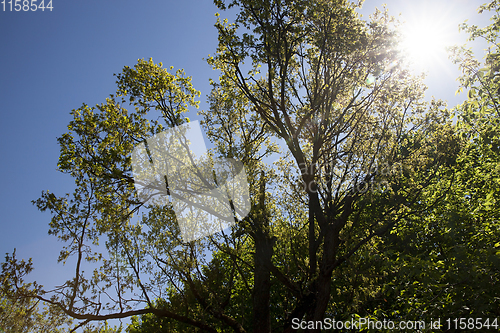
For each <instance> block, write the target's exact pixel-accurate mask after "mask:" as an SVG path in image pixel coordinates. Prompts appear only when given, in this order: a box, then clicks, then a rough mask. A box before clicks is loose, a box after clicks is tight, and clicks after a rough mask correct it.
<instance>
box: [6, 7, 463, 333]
mask: <svg viewBox="0 0 500 333" xmlns="http://www.w3.org/2000/svg"><path fill="white" fill-rule="evenodd" d="M216 5H217V6H218V7H219V8H220V9H221V10H224V9H226V8H228V7H237V8H238V9H239V12H238V16H237V18H236V21H235V22H234V23H231V24H230V23H228V22H227V21H226V20H220V19H218V21H217V23H216V27H217V29H218V31H219V45H218V48H217V52H216V54H215V55H214V56H212V57H210V58H209V59H208V61H209V63H210V64H211V65H212V66H213V68H214V69H217V70H219V71H220V77H219V79H218V80H217V81H213V82H212V85H213V90H212V92H211V94H210V96H209V101H210V110H207V111H202V112H201V116H202V117H203V125H204V128H205V130H206V133H207V136H208V138H209V139H210V140H211V141H212V142H213V145H214V148H213V150H212V155H213V156H214V157H220V158H235V159H238V160H240V161H241V162H243V164H244V165H245V169H246V170H247V176H248V183H249V187H250V197H251V198H250V199H251V210H250V213H249V214H248V215H247V216H246V217H244V218H241V219H238V218H236V223H235V225H234V226H233V227H232V228H231V229H230V230H226V231H225V232H221V233H218V234H215V235H212V236H209V237H206V238H203V239H200V240H196V241H192V242H189V243H185V242H183V241H182V238H181V235H180V230H179V227H178V226H177V223H176V217H175V214H174V211H173V207H172V205H170V204H169V203H165V204H163V205H148V204H145V203H144V202H143V201H141V200H140V199H141V198H140V197H139V196H138V195H137V193H136V192H135V188H134V178H133V176H132V169H131V160H132V151H133V148H134V146H135V145H137V144H141V143H142V142H144V140H145V139H146V138H148V137H150V136H152V135H155V134H158V133H160V132H161V131H163V130H164V129H166V128H173V127H176V126H179V125H182V124H185V123H187V122H189V119H188V118H186V116H185V113H186V112H187V111H188V107H189V106H197V103H198V102H197V101H196V98H197V97H198V96H199V92H197V91H196V90H195V89H194V88H193V87H192V85H191V80H190V78H189V77H186V76H185V74H184V73H183V72H182V71H177V72H175V73H173V72H172V68H170V70H168V69H165V68H163V67H162V65H161V63H160V64H155V63H153V62H152V60H150V61H144V60H139V62H138V63H137V64H136V65H135V66H134V67H133V68H130V67H125V68H124V70H123V72H122V73H120V74H118V75H117V85H118V90H117V93H116V95H114V96H113V95H112V96H111V97H110V98H109V99H107V100H106V102H105V103H104V104H101V105H97V106H95V107H89V106H87V105H83V106H82V107H81V108H79V109H77V110H73V111H72V115H73V117H74V119H73V120H72V121H71V122H70V124H69V126H68V130H69V131H68V133H66V134H64V135H63V136H62V137H61V138H59V139H58V140H59V144H60V146H61V156H60V159H59V164H58V167H59V170H60V171H62V172H64V173H68V174H70V175H71V176H72V177H73V178H74V179H75V185H76V189H75V192H74V194H73V195H72V197H69V195H68V196H63V197H57V196H55V195H54V194H52V193H50V192H46V193H43V194H42V197H41V198H40V199H38V200H37V201H36V202H35V204H36V205H37V206H38V208H39V209H40V210H42V211H44V210H49V211H50V212H51V213H52V215H53V218H52V221H51V223H50V231H49V232H50V233H51V234H53V235H55V236H57V237H59V238H60V239H61V240H63V241H65V242H66V244H67V245H66V246H65V248H64V249H63V250H62V251H61V255H60V257H59V260H60V261H61V262H67V261H69V260H70V258H71V257H72V256H74V257H75V276H74V278H73V279H71V280H69V281H67V282H66V283H63V284H60V286H59V287H56V288H55V289H54V290H53V291H52V292H51V293H47V292H46V291H44V290H42V289H41V288H40V289H37V290H36V292H30V293H25V294H24V295H21V296H24V297H32V298H35V299H38V300H41V301H44V302H46V303H48V304H51V305H53V306H56V307H59V308H60V309H61V310H62V311H64V313H66V314H67V315H69V316H71V317H73V318H75V319H78V320H81V321H83V323H86V322H90V321H96V320H107V319H111V318H124V317H129V316H133V315H136V316H137V315H143V317H142V318H140V319H136V323H137V325H135V326H136V327H135V328H134V327H131V328H130V330H131V331H132V332H133V331H134V330H136V329H140V328H138V327H141V325H143V326H142V327H143V328H144V327H148V326H150V324H151V323H153V324H155V325H156V324H159V325H161V326H163V327H166V329H167V330H168V331H179V332H180V331H185V330H198V331H207V332H218V331H227V330H229V329H231V330H233V331H235V332H247V331H254V332H270V331H284V332H289V331H292V330H294V328H293V327H292V320H293V319H294V318H298V319H306V320H315V321H317V320H322V319H323V318H324V317H325V316H326V315H327V314H328V315H339V316H345V315H346V313H344V312H343V311H344V310H343V309H342V307H341V306H340V305H341V304H344V303H347V301H346V295H345V294H344V293H342V292H339V291H338V290H339V289H340V287H342V288H344V287H349V286H348V284H349V281H350V280H349V279H350V278H351V277H342V276H341V274H340V273H339V272H348V273H349V274H352V278H354V277H356V276H359V275H360V274H361V275H362V274H363V273H360V272H362V271H363V270H365V271H366V269H367V267H366V264H367V262H366V261H365V260H366V259H365V258H366V257H364V253H366V251H369V249H370V248H373V247H374V246H376V244H378V242H379V238H380V236H382V235H384V234H386V233H387V232H388V231H390V230H392V229H394V228H395V227H397V226H398V224H400V223H402V222H404V221H406V220H408V219H410V218H412V217H414V216H420V215H421V214H425V213H426V211H427V210H428V207H427V206H425V205H423V204H422V202H423V201H422V200H423V199H422V194H423V193H425V191H426V189H427V188H428V187H429V186H431V185H432V184H434V183H435V180H436V179H437V178H436V177H437V176H438V175H439V170H440V167H441V165H442V164H443V163H447V161H448V160H449V159H450V158H451V157H452V156H453V154H454V152H455V147H454V145H453V130H452V128H451V127H450V126H451V125H450V123H449V120H450V119H449V114H448V113H447V112H446V111H442V109H443V105H442V103H441V102H439V101H433V102H431V103H425V102H424V101H423V99H422V98H423V93H424V86H423V85H422V83H421V80H420V78H416V77H412V76H411V75H410V73H409V72H408V71H407V70H405V68H404V66H402V64H401V61H400V56H399V54H398V52H397V34H396V32H395V30H394V24H395V23H394V22H393V21H392V19H391V18H390V17H389V16H388V15H387V13H386V12H380V11H377V12H376V13H375V14H374V15H373V16H372V17H371V20H370V21H364V20H362V19H361V18H360V17H359V15H358V14H357V13H356V11H355V10H356V8H357V7H358V5H356V4H352V3H350V2H347V1H343V0H313V1H309V0H308V1H304V0H301V1H298V0H297V1H281V0H268V1H258V0H254V1H249V0H245V1H231V2H229V3H226V2H224V1H216ZM127 103H129V104H131V105H132V106H133V107H134V109H135V110H134V111H133V112H129V111H127V110H126V109H125V108H124V105H126V104H127ZM155 110H157V111H158V112H159V113H160V117H157V116H156V115H153V116H152V114H153V113H152V112H154V111H155ZM150 119H160V120H150ZM273 159H274V160H275V161H276V162H274V163H270V161H272V160H273ZM167 182H168V180H167ZM166 186H167V188H166V189H165V190H166V191H168V190H169V189H168V183H167V185H166ZM440 198H441V196H440V195H437V196H435V197H433V198H432V199H433V200H429V201H428V204H429V205H433V204H434V202H435V201H437V200H438V199H440ZM233 208H234V206H233ZM134 216H139V219H138V220H137V219H136V218H134ZM103 246H104V248H105V249H106V251H105V252H102V249H103ZM85 263H87V265H94V266H95V265H97V266H98V268H95V269H94V271H93V274H91V275H85V274H84V265H85ZM360 263H361V264H363V263H364V264H365V267H364V268H362V267H361V266H362V265H361V266H360V265H358V264H360ZM16 268H22V267H20V266H19V267H16V265H14V266H13V268H12V272H15V271H16ZM87 271H88V270H87ZM14 277H15V274H8V272H7V271H4V272H3V273H2V278H3V283H4V285H5V286H13V285H15V286H17V287H21V292H22V285H21V286H20V285H18V284H17V285H16V284H15V283H14V282H15V281H14ZM9 288H10V287H9ZM349 288H350V291H351V296H353V295H354V294H355V293H357V292H358V291H359V290H357V289H356V288H361V285H360V284H359V283H354V284H353V285H352V286H350V287H349ZM370 288H371V287H370ZM16 295H20V294H19V292H18V293H17V294H16ZM353 298H356V297H353ZM311 330H313V329H311Z"/></svg>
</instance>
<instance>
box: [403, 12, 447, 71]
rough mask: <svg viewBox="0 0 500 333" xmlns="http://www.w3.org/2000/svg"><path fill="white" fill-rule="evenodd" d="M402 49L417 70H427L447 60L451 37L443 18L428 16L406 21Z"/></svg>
mask: <svg viewBox="0 0 500 333" xmlns="http://www.w3.org/2000/svg"><path fill="white" fill-rule="evenodd" d="M401 35H402V41H401V51H402V52H403V54H404V55H405V58H406V60H408V62H409V63H410V65H411V66H412V67H413V68H414V69H415V70H417V71H427V70H430V69H431V68H432V67H434V66H436V65H438V64H439V63H440V62H442V61H445V60H446V58H447V54H446V47H447V46H450V45H451V43H450V38H449V34H448V33H447V29H446V26H445V25H444V24H443V22H442V21H441V20H438V19H435V18H431V17H427V18H424V19H419V20H416V21H414V22H408V23H406V24H405V25H404V26H403V28H402V30H401Z"/></svg>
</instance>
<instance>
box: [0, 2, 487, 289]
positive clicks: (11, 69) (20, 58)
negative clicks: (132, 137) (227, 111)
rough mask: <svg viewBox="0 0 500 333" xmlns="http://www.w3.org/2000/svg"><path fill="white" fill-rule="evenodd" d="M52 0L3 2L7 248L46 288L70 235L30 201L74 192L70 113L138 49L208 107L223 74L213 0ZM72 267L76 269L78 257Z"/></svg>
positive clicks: (96, 99) (448, 94)
mask: <svg viewBox="0 0 500 333" xmlns="http://www.w3.org/2000/svg"><path fill="white" fill-rule="evenodd" d="M381 3H382V2H380V1H370V0H368V1H367V2H366V4H365V9H364V10H363V11H362V12H363V14H364V15H365V17H366V16H368V14H369V13H371V12H373V9H374V7H375V6H379V7H380V6H381ZM386 3H387V4H388V6H387V7H388V8H389V10H390V13H391V14H393V15H397V14H398V13H402V19H404V20H408V21H418V20H419V19H421V18H422V17H429V16H432V17H436V20H441V19H442V20H443V22H444V23H443V24H444V25H445V26H447V27H448V28H449V29H450V31H451V32H452V33H453V34H457V33H458V32H457V31H458V29H457V26H458V24H459V23H461V22H463V21H464V20H465V19H467V18H469V19H470V21H471V22H476V23H479V24H480V25H485V24H488V21H487V20H485V16H483V17H481V16H478V15H477V14H476V8H477V7H478V6H479V5H480V4H481V3H483V1H477V0H453V1H442V0H434V1H427V0H425V1H424V0H422V1H419V0H412V1H410V0H398V1H387V2H386ZM52 4H53V10H52V12H50V11H47V10H45V11H44V12H42V11H35V12H23V11H20V12H15V11H12V12H11V11H8V10H7V11H1V10H2V7H1V5H0V32H1V33H0V47H1V52H0V97H1V98H0V111H1V116H2V118H1V122H0V136H1V140H0V156H1V158H2V163H1V164H0V174H1V176H2V178H3V181H2V185H3V188H2V191H1V192H0V211H1V213H2V214H1V217H0V225H1V227H2V229H1V230H2V232H1V233H0V253H1V254H2V256H3V254H4V253H6V252H12V251H13V249H14V248H15V247H16V248H17V254H18V257H20V258H29V257H33V260H34V265H35V272H34V274H33V277H34V278H36V279H37V280H39V281H40V282H41V283H42V284H44V285H46V286H47V287H50V286H53V285H57V284H60V283H62V282H64V281H65V278H64V277H62V276H61V275H62V274H64V273H63V272H65V271H66V270H65V269H63V268H61V267H60V265H57V264H56V259H57V255H58V251H59V250H60V248H61V246H62V244H61V243H59V242H58V241H57V240H56V239H55V238H54V237H52V236H48V235H47V230H48V223H49V221H50V214H49V213H41V212H39V211H37V209H36V208H35V207H34V206H33V205H32V204H31V200H34V199H37V198H38V197H39V196H40V193H41V192H42V191H44V190H50V191H51V192H53V193H55V194H56V195H63V194H64V193H66V192H70V193H71V192H72V189H73V186H72V184H73V183H72V179H71V178H70V177H68V176H66V175H63V174H61V173H59V172H57V171H56V165H57V161H58V157H59V146H58V144H57V141H56V138H57V137H59V136H61V135H62V134H63V133H64V132H66V130H67V129H66V126H67V124H68V122H69V121H70V115H69V112H70V111H71V110H72V109H76V108H78V107H80V106H81V105H82V103H86V104H88V105H91V106H92V105H95V104H97V103H102V102H104V100H105V98H106V97H108V96H109V95H110V94H112V93H114V92H115V90H116V86H115V78H114V77H113V73H119V72H120V71H121V69H122V68H123V66H125V65H128V66H133V65H134V64H135V63H136V62H137V59H139V58H144V59H148V58H150V57H152V58H153V60H154V61H155V62H163V64H164V66H174V68H175V69H177V68H184V69H185V71H186V73H187V75H190V76H192V77H193V84H194V86H195V88H196V89H198V90H201V101H202V104H201V107H202V108H203V107H205V105H204V104H203V102H204V97H205V96H206V95H207V94H208V93H209V84H208V79H209V78H210V77H212V78H216V76H217V73H216V72H214V71H212V70H211V69H210V67H209V66H208V65H207V64H206V62H205V61H204V60H203V58H205V57H207V55H208V54H210V53H213V52H214V51H215V48H216V45H217V34H216V30H215V28H214V27H213V24H214V23H215V16H214V14H215V13H216V12H217V9H216V8H215V6H214V5H213V3H212V2H211V1H208V0H184V1H168V0H163V1H160V0H148V1H129V0H121V1H117V0H114V1H111V0H100V1H97V0H86V1H83V0H71V1H61V0H53V1H52ZM222 17H226V15H225V14H222ZM481 21H482V23H481ZM464 37H465V36H462V37H461V40H462V41H463V39H464ZM455 38H456V42H459V41H460V37H452V39H455ZM443 61H444V59H443ZM430 68H431V71H430V73H429V76H428V78H427V80H426V83H427V84H428V85H429V94H434V95H436V96H438V97H440V98H442V99H447V100H448V101H449V105H450V106H453V105H455V104H457V103H458V102H459V101H461V100H462V99H463V98H464V97H463V96H458V97H456V96H455V91H456V89H457V87H458V86H457V84H456V82H455V79H456V77H457V75H458V71H457V70H456V67H455V66H454V65H452V64H450V63H448V64H446V63H444V62H436V63H435V64H434V65H432V66H430ZM2 260H3V259H2ZM67 269H68V271H69V272H71V271H72V270H73V267H72V266H71V264H69V267H68V268H67Z"/></svg>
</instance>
